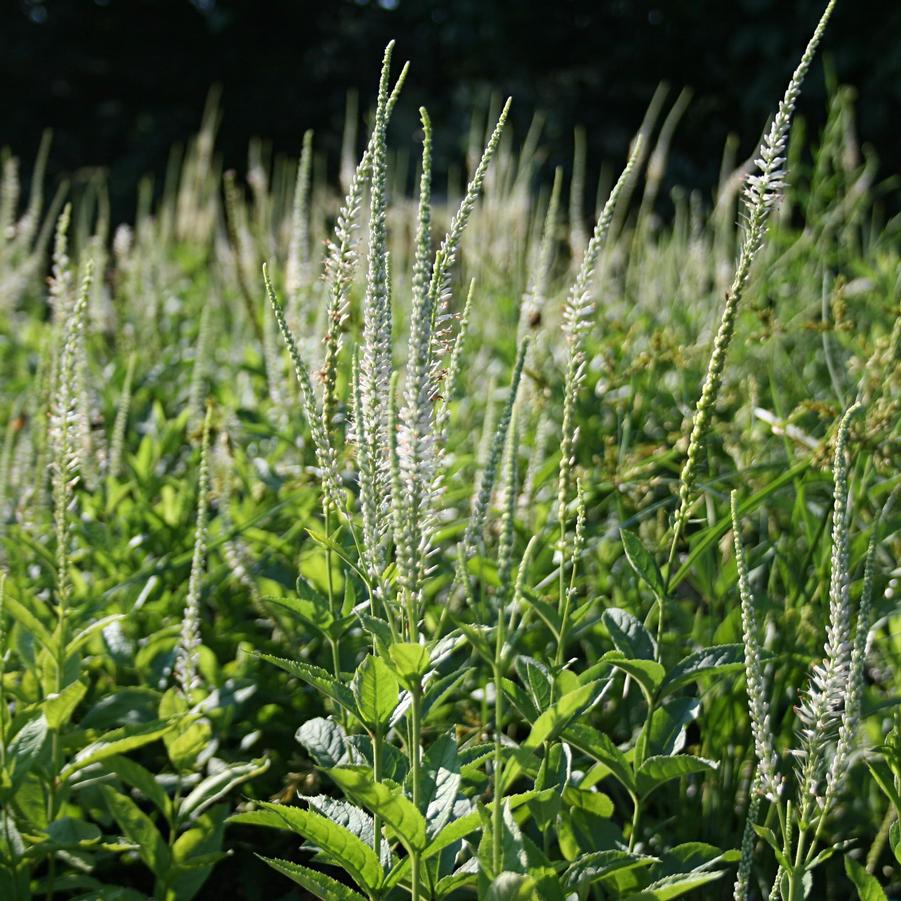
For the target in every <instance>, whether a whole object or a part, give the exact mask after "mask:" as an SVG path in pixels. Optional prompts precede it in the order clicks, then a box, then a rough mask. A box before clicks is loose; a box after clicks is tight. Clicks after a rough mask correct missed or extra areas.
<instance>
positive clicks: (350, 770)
mask: <svg viewBox="0 0 901 901" xmlns="http://www.w3.org/2000/svg"><path fill="white" fill-rule="evenodd" d="M328 775H329V777H330V778H331V779H332V780H333V781H334V782H335V783H336V784H337V785H338V787H339V788H340V789H341V790H342V791H343V792H344V793H345V794H346V795H348V797H350V798H351V800H353V801H355V802H356V803H357V804H359V805H360V806H362V807H365V808H367V809H368V810H370V811H372V812H373V813H375V814H377V815H378V816H380V817H381V818H382V820H383V821H384V822H385V823H386V825H388V826H389V827H390V828H391V829H392V830H393V831H394V832H395V833H396V834H397V837H398V838H399V839H400V840H401V842H402V843H403V845H404V847H405V848H407V850H408V851H411V852H412V851H422V850H423V849H424V848H425V847H426V844H427V842H428V840H427V834H426V822H425V819H424V817H423V816H422V814H421V813H420V812H419V811H418V810H417V809H416V808H415V807H414V806H413V802H412V801H410V800H409V799H408V798H407V797H405V796H404V795H402V794H400V793H399V792H398V791H397V790H396V789H395V790H392V789H391V788H390V787H389V786H387V785H385V784H384V783H379V782H375V781H373V778H372V774H371V773H370V772H369V770H367V769H364V768H362V767H358V768H357V767H335V768H334V769H331V770H329V771H328Z"/></svg>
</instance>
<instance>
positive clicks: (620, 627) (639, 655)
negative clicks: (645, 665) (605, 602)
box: [601, 607, 657, 660]
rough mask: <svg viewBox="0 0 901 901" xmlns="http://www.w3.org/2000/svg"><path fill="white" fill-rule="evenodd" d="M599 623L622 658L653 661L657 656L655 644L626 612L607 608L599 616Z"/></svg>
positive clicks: (615, 608) (638, 623)
mask: <svg viewBox="0 0 901 901" xmlns="http://www.w3.org/2000/svg"><path fill="white" fill-rule="evenodd" d="M601 621H602V622H603V623H604V625H605V626H606V627H607V631H608V632H609V633H610V640H611V641H612V642H613V646H614V647H615V648H616V649H617V651H619V652H620V653H621V654H622V655H623V656H624V657H627V658H629V659H630V660H653V659H654V657H655V656H656V655H657V643H656V642H655V641H654V639H653V638H651V636H650V634H649V633H648V631H647V629H645V627H644V626H643V625H642V624H641V623H640V622H639V621H638V620H637V619H636V618H635V617H634V616H632V614H631V613H629V612H628V611H626V610H620V609H619V608H618V607H608V608H607V609H606V610H605V611H604V612H603V613H602V614H601Z"/></svg>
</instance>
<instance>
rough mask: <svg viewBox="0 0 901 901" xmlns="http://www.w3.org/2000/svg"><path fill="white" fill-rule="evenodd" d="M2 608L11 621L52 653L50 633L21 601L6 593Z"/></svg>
mask: <svg viewBox="0 0 901 901" xmlns="http://www.w3.org/2000/svg"><path fill="white" fill-rule="evenodd" d="M3 607H4V609H5V610H7V611H9V613H11V614H12V617H13V619H15V620H16V621H17V622H18V623H20V624H21V625H22V626H23V627H24V628H25V631H26V632H28V633H29V634H30V635H31V636H32V637H33V638H36V639H37V640H38V641H39V642H40V643H41V644H42V645H43V646H44V647H45V648H46V649H47V650H48V651H50V653H51V654H52V653H53V651H54V646H55V643H54V641H53V636H52V635H51V634H50V631H49V630H48V629H47V628H46V627H45V626H44V624H43V623H42V622H41V621H40V620H39V619H38V618H37V617H36V616H35V615H34V614H33V613H32V612H31V611H30V610H29V609H28V608H27V607H26V606H25V605H24V604H23V603H22V602H21V601H18V600H16V598H14V597H12V595H10V593H9V591H7V592H6V595H5V597H4V599H3Z"/></svg>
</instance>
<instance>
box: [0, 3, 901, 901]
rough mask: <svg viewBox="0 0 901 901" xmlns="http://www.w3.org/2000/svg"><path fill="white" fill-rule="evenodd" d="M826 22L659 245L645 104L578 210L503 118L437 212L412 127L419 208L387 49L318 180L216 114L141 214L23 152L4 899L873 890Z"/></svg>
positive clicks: (6, 271)
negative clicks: (223, 149) (745, 139)
mask: <svg viewBox="0 0 901 901" xmlns="http://www.w3.org/2000/svg"><path fill="white" fill-rule="evenodd" d="M830 9H831V5H830ZM827 15H828V10H827ZM824 22H825V19H824ZM821 28H822V23H821ZM819 35H820V29H818V31H817V33H816V34H815V36H814V39H813V40H812V41H811V44H810V46H809V47H808V49H807V51H806V52H805V53H804V55H803V57H802V62H801V65H800V67H799V68H798V70H797V71H796V73H795V76H794V78H793V79H792V81H791V83H790V85H789V87H788V89H787V91H786V94H785V96H784V99H783V101H782V103H781V105H780V106H779V107H778V110H777V112H776V114H775V115H774V118H773V120H772V123H771V125H770V126H769V127H768V129H767V130H766V131H765V133H764V135H765V136H764V139H763V142H762V144H761V147H760V149H759V152H758V154H756V155H755V160H754V161H752V163H751V164H748V165H738V166H736V164H735V161H734V160H731V159H729V157H728V153H727V156H726V159H725V160H724V164H723V174H722V178H721V182H720V186H719V189H718V191H717V194H716V196H715V197H714V198H713V201H712V203H707V201H706V199H705V198H703V197H699V196H697V195H694V194H685V193H680V192H676V193H675V195H674V198H673V199H674V204H675V210H676V214H675V217H674V219H673V221H672V222H671V223H662V222H660V221H659V220H658V219H657V217H656V215H655V212H654V210H655V197H656V194H657V192H658V191H659V190H660V183H661V177H662V173H663V172H664V170H665V167H666V155H667V147H668V141H669V130H668V127H667V124H666V119H665V118H664V119H663V121H662V122H658V117H656V116H655V115H654V114H653V112H652V113H651V114H649V115H648V116H647V117H646V119H645V122H644V124H643V126H642V129H641V132H640V133H639V135H638V136H637V138H636V140H635V141H634V142H633V144H632V148H631V151H630V155H629V158H628V160H627V161H623V166H624V168H623V171H622V174H621V175H619V176H618V177H615V178H610V179H608V180H606V181H605V182H603V183H602V184H601V185H600V186H599V189H598V196H599V198H601V202H600V203H599V205H598V209H597V211H596V212H595V213H594V214H593V215H591V216H590V217H588V216H586V215H585V214H584V213H583V211H582V210H581V208H580V207H581V205H580V197H581V195H582V192H583V189H582V186H580V184H579V166H578V165H577V166H576V176H577V177H576V179H575V186H574V188H572V189H571V190H570V191H569V192H568V193H569V195H570V196H569V200H568V201H567V198H566V197H565V196H564V186H563V178H562V175H561V173H560V172H558V173H557V177H556V178H555V180H554V182H553V185H546V186H536V178H535V173H536V171H537V167H538V164H539V150H538V146H539V143H540V139H539V136H538V135H537V134H536V133H532V134H531V135H530V137H529V139H528V140H527V141H526V142H525V143H524V144H522V145H521V146H519V145H516V144H515V143H514V142H513V141H512V140H511V139H510V138H509V136H505V134H504V124H505V120H506V117H507V114H508V106H504V107H503V109H499V110H495V111H492V112H491V114H490V115H489V116H488V119H487V121H482V120H481V119H480V118H478V117H477V118H476V119H475V120H474V124H473V128H472V130H471V134H472V138H471V142H470V144H471V146H470V153H469V157H468V160H467V163H468V171H469V179H468V183H467V185H466V186H456V185H454V184H451V185H450V186H449V187H448V191H447V195H448V197H449V199H448V200H447V201H446V202H444V201H442V202H433V201H432V199H431V193H432V189H433V185H432V183H431V182H432V177H431V169H432V166H431V152H432V123H431V121H430V119H429V116H428V114H427V113H426V112H425V110H422V111H421V116H422V118H421V123H422V132H421V135H422V157H421V163H420V164H419V166H418V168H417V180H418V182H419V191H418V196H417V197H416V198H415V199H410V198H408V197H407V196H406V195H405V193H404V186H405V184H406V183H407V175H408V171H407V169H408V167H409V163H408V162H407V160H408V155H409V148H402V149H401V150H400V151H398V152H397V153H396V154H395V153H392V152H391V150H390V148H389V145H388V143H387V140H386V135H387V128H388V121H389V119H390V117H391V114H392V112H393V109H394V106H395V102H396V101H397V98H398V96H399V94H400V92H401V90H402V88H403V86H404V85H403V83H404V79H405V77H406V69H405V68H404V69H402V70H401V71H400V74H399V76H398V75H397V72H396V71H395V73H394V76H393V77H394V78H395V79H396V81H394V80H392V72H391V65H390V62H391V52H392V47H391V46H389V48H388V50H387V51H386V54H385V61H384V65H383V69H382V75H381V80H380V84H379V91H378V95H377V102H376V106H375V115H374V118H373V120H372V123H371V124H372V128H371V133H370V134H369V136H368V141H367V143H366V145H365V150H364V151H363V154H362V157H361V158H360V161H359V163H356V162H355V158H356V157H357V150H358V148H357V147H356V146H355V142H354V137H353V135H354V134H355V133H356V122H351V123H350V125H349V127H348V133H347V135H346V137H345V152H344V154H343V165H342V170H341V182H340V190H339V191H336V190H335V188H334V186H333V185H331V184H330V183H329V182H328V181H327V180H326V179H325V178H324V177H323V170H322V168H321V167H319V166H317V165H316V139H315V137H314V136H313V135H312V134H308V135H307V137H306V138H305V140H304V143H303V152H302V155H301V157H300V159H299V161H298V162H297V164H295V165H290V166H288V165H282V164H274V165H273V164H270V162H269V160H268V159H267V158H266V156H265V154H264V153H263V152H262V150H261V148H260V146H259V145H254V146H253V147H252V148H251V153H250V157H249V166H248V171H247V174H246V179H245V180H243V181H242V180H240V179H239V177H238V176H237V175H236V174H235V173H234V172H231V171H228V172H225V173H223V172H222V171H221V167H220V165H219V162H218V160H217V156H216V151H215V123H216V118H217V115H216V110H215V109H211V110H210V111H209V112H208V114H207V117H206V119H205V123H204V126H203V129H202V130H201V132H200V134H199V135H198V136H197V138H196V140H195V141H194V142H193V143H192V145H191V147H190V148H189V151H188V152H187V153H186V155H185V157H184V159H183V160H182V161H181V163H180V165H179V166H178V167H177V168H173V170H172V172H171V173H170V178H169V181H168V185H167V189H166V191H165V193H164V196H163V198H162V200H161V201H160V202H159V203H158V204H154V203H153V202H152V200H151V198H150V196H149V194H147V193H146V192H145V193H144V195H142V199H141V208H140V214H139V216H138V219H137V222H136V224H135V227H134V229H131V228H129V227H125V226H123V227H119V228H118V229H116V230H115V231H112V230H111V223H110V221H109V215H108V208H107V205H106V203H105V194H104V187H103V185H102V183H101V182H99V181H97V182H93V183H92V185H91V188H90V190H89V191H87V192H86V194H85V196H83V197H81V198H80V199H79V202H78V203H77V204H75V205H71V204H69V203H67V202H66V197H65V196H64V193H63V192H60V193H59V194H57V195H56V196H55V197H46V196H44V195H43V193H42V179H41V178H40V177H38V178H36V179H35V180H34V182H33V185H32V188H31V193H30V196H29V197H28V198H27V200H26V201H24V202H21V203H20V198H19V179H18V174H17V165H18V164H17V162H16V160H15V159H14V158H13V157H11V156H9V155H7V156H6V157H5V158H4V161H3V178H2V194H0V317H2V320H3V326H4V328H3V334H4V337H3V338H2V344H0V347H2V372H3V377H4V386H5V389H6V390H5V391H4V393H3V397H2V399H0V413H2V416H3V420H4V422H5V423H6V426H5V432H4V436H3V441H2V446H0V538H2V543H0V563H2V574H0V598H2V601H0V694H2V704H0V805H2V814H0V897H3V898H4V899H5V898H16V899H26V898H29V897H31V896H37V895H42V896H45V897H48V898H75V897H78V898H109V899H133V898H146V897H154V898H165V899H188V898H192V897H214V896H215V894H216V893H217V892H218V893H225V894H226V896H227V897H240V898H247V899H257V898H259V899H262V898H267V899H269V898H278V897H286V898H287V897H309V896H310V895H311V894H312V895H314V896H316V897H321V898H326V899H359V898H370V899H375V898H403V897H408V896H412V897H413V898H462V897H472V896H473V895H476V896H478V897H485V898H532V897H541V898H560V899H563V898H567V899H569V898H579V899H585V898H610V899H628V898H630V899H668V898H675V897H679V896H683V895H686V896H691V897H697V898H715V897H732V896H733V895H734V896H735V897H736V898H745V897H753V898H759V897H773V898H780V897H781V898H783V899H785V901H797V899H800V898H803V897H807V896H809V897H816V898H847V897H850V896H851V894H852V893H853V892H854V891H855V890H856V891H857V892H858V893H859V894H860V897H862V898H866V899H879V898H883V897H887V895H886V892H887V891H889V889H888V888H882V887H881V886H886V887H888V886H894V887H895V888H897V886H898V885H899V882H901V877H899V872H901V832H899V825H898V813H899V808H901V717H899V705H898V692H899V688H901V671H899V660H901V653H899V652H901V611H899V609H898V604H897V577H898V569H897V565H898V564H897V557H898V551H899V549H901V543H899V527H901V518H899V514H898V509H897V505H896V504H895V497H896V494H897V485H898V482H899V470H898V459H899V421H901V417H899V410H901V317H899V304H901V296H899V291H901V278H899V263H901V253H899V246H901V245H899V230H898V223H897V221H896V222H892V223H889V224H887V225H886V224H884V223H882V222H880V220H879V217H878V214H877V213H876V212H875V211H874V205H875V203H876V200H877V198H878V197H879V195H880V193H881V192H885V191H888V190H892V189H891V187H890V186H889V187H886V186H884V185H880V184H879V182H878V180H877V176H876V172H875V162H874V161H873V160H867V161H865V162H862V161H861V157H860V154H859V152H858V149H857V146H856V142H855V132H854V126H853V121H854V119H853V106H852V98H851V97H850V95H849V94H848V93H847V92H842V91H838V92H837V93H836V94H835V96H834V98H833V99H832V102H831V106H830V117H829V122H828V125H827V127H826V129H825V131H824V133H823V137H822V140H821V142H820V143H819V145H818V146H816V147H814V148H812V150H813V154H812V156H813V159H814V163H813V165H812V166H806V165H805V164H804V163H803V159H802V154H801V141H800V140H794V141H791V142H789V140H788V139H789V133H790V127H791V121H792V114H793V111H794V106H795V101H796V98H797V94H798V90H799V89H800V84H801V81H802V80H803V77H804V74H805V72H806V70H807V67H808V66H809V65H810V63H811V60H812V58H813V53H814V51H815V49H816V43H817V40H818V39H819ZM797 137H798V136H796V138H797ZM802 137H803V136H802ZM483 148H484V149H483ZM47 152H50V150H49V146H45V147H44V148H43V149H42V156H41V158H40V159H39V160H38V163H37V166H36V168H37V170H38V173H39V174H40V170H41V168H42V166H43V163H44V159H45V156H46V153H47ZM786 156H787V157H788V159H787V160H786ZM786 172H787V175H786ZM786 180H788V182H789V187H786ZM437 193H438V192H437V189H436V195H437ZM442 193H443V192H442ZM565 209H568V215H564V210H565ZM588 218H590V219H591V220H592V225H591V226H590V227H589V226H588V225H587V224H586V221H585V220H586V219H588ZM111 232H112V233H111ZM48 263H49V278H47V277H46V276H47V267H48ZM273 870H275V871H278V872H273ZM852 886H853V887H852Z"/></svg>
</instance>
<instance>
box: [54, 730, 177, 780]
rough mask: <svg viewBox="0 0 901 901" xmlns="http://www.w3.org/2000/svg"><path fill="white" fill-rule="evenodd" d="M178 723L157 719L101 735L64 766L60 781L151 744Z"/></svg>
mask: <svg viewBox="0 0 901 901" xmlns="http://www.w3.org/2000/svg"><path fill="white" fill-rule="evenodd" d="M177 725H178V721H177V720H176V721H174V722H173V721H165V720H155V721H154V722H152V723H140V724H138V725H136V726H122V727H121V728H119V729H113V730H112V731H110V732H106V733H104V734H103V735H101V736H100V738H98V739H97V740H96V741H93V742H91V743H90V744H89V745H87V746H86V747H84V748H82V749H81V750H80V751H79V752H78V753H77V754H76V755H75V756H74V757H73V758H72V760H71V761H69V763H68V764H67V765H66V766H65V767H63V770H62V772H61V773H60V775H59V779H60V782H66V781H67V780H68V779H69V778H71V777H72V776H73V775H74V774H75V773H77V772H78V771H79V770H83V769H84V768H85V767H87V766H90V765H91V764H92V763H97V762H98V761H101V760H106V759H107V758H108V757H113V756H114V755H116V754H124V753H126V752H127V751H132V750H134V749H135V748H140V747H142V746H143V745H147V744H150V742H152V741H156V740H157V739H158V738H161V737H162V736H164V735H165V734H166V733H167V732H169V731H171V730H172V729H174V728H175V727H176V726H177Z"/></svg>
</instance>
